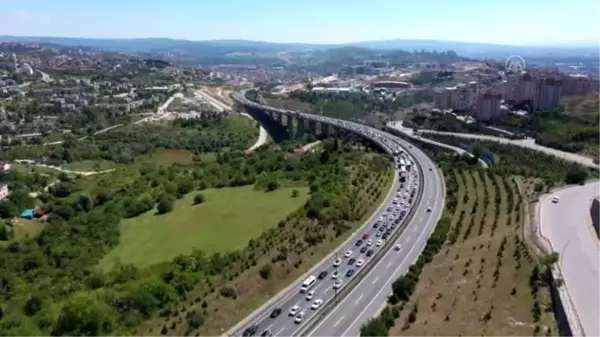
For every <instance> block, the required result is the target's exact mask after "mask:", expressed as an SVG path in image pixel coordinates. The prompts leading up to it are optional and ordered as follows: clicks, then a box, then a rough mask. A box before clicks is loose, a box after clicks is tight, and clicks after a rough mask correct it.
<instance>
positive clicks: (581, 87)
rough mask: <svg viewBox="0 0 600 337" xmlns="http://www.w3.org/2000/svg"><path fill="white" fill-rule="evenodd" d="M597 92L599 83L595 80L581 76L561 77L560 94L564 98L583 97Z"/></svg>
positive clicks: (599, 88) (599, 87)
mask: <svg viewBox="0 0 600 337" xmlns="http://www.w3.org/2000/svg"><path fill="white" fill-rule="evenodd" d="M599 90H600V82H599V81H598V79H597V78H590V77H589V76H587V75H581V74H571V75H567V76H564V77H563V92H562V93H563V95H565V96H583V95H587V94H591V93H594V92H598V91H599Z"/></svg>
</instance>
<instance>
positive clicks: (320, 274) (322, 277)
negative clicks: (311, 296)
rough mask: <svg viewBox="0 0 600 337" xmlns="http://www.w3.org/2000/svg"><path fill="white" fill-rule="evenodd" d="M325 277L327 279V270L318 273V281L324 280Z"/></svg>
mask: <svg viewBox="0 0 600 337" xmlns="http://www.w3.org/2000/svg"><path fill="white" fill-rule="evenodd" d="M325 277H327V270H323V271H322V272H320V273H319V277H318V279H319V280H322V279H324V278H325Z"/></svg>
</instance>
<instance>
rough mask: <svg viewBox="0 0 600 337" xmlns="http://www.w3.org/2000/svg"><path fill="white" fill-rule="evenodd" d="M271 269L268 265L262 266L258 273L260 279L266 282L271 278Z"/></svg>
mask: <svg viewBox="0 0 600 337" xmlns="http://www.w3.org/2000/svg"><path fill="white" fill-rule="evenodd" d="M271 269H272V268H271V265H270V264H265V265H264V266H262V267H261V268H260V270H259V271H258V272H259V273H260V277H262V278H263V279H265V280H268V279H269V277H271Z"/></svg>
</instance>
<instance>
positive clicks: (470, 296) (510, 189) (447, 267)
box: [390, 171, 558, 336]
mask: <svg viewBox="0 0 600 337" xmlns="http://www.w3.org/2000/svg"><path fill="white" fill-rule="evenodd" d="M457 180H458V182H459V190H458V194H459V195H458V198H457V200H458V205H457V208H456V211H455V213H454V214H453V216H452V225H453V228H458V233H459V235H458V239H457V240H456V242H455V243H454V244H450V243H448V244H447V245H446V247H444V248H442V251H441V252H440V253H439V254H438V255H437V256H435V258H434V259H433V261H432V262H431V263H430V264H428V265H426V266H425V267H424V269H423V272H422V274H421V277H420V279H419V283H418V285H417V288H416V290H415V292H414V294H413V296H412V297H411V299H410V301H409V302H408V303H406V304H405V305H404V308H405V309H404V310H403V312H402V313H401V315H400V318H399V319H398V320H397V321H396V324H395V326H394V327H392V328H391V331H390V336H396V335H412V336H419V335H454V336H461V335H513V336H517V335H521V336H525V335H532V334H536V333H537V334H548V335H556V334H557V333H558V332H557V329H556V323H555V321H554V317H553V314H552V312H551V311H550V312H549V311H548V310H547V309H549V308H551V302H550V298H549V293H547V291H546V289H541V291H540V292H539V293H538V294H537V296H533V295H532V294H531V292H530V287H529V276H530V275H531V272H532V270H533V268H534V266H535V264H536V261H535V260H534V259H533V258H532V257H531V256H530V253H529V251H528V250H527V248H526V246H525V245H524V243H523V240H522V226H523V221H524V219H525V215H524V214H523V212H524V205H523V204H522V202H520V200H521V198H520V196H519V195H518V193H517V190H516V186H515V184H514V183H513V180H512V179H510V180H504V179H502V178H500V177H497V176H494V177H489V176H488V175H487V173H479V172H477V171H473V172H463V173H462V174H460V175H458V176H457ZM486 195H487V197H486ZM497 195H499V199H498V202H496V197H497ZM486 199H487V200H488V202H487V203H486ZM511 200H512V201H511ZM498 208H499V209H498ZM461 213H462V214H463V215H462V216H461ZM451 232H452V230H451ZM502 247H503V248H502ZM534 301H538V303H539V304H540V305H541V308H542V315H541V319H540V321H539V322H534V319H533V316H532V312H531V309H532V307H533V305H534ZM415 306H416V307H417V309H418V310H417V313H416V315H414V317H412V318H415V320H414V322H412V323H411V322H409V316H411V315H410V312H411V311H412V310H413V308H415ZM538 329H539V330H538Z"/></svg>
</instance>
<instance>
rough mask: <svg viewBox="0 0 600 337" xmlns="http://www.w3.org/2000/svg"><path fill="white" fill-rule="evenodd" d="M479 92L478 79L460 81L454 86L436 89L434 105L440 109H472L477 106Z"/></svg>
mask: <svg viewBox="0 0 600 337" xmlns="http://www.w3.org/2000/svg"><path fill="white" fill-rule="evenodd" d="M478 94H479V86H478V84H477V82H476V81H471V82H469V83H467V84H465V83H459V84H458V85H456V86H454V87H447V88H443V89H438V90H436V91H435V96H434V105H435V108H437V109H440V110H447V109H452V110H461V111H471V110H473V109H474V108H475V104H476V102H477V96H478Z"/></svg>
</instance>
